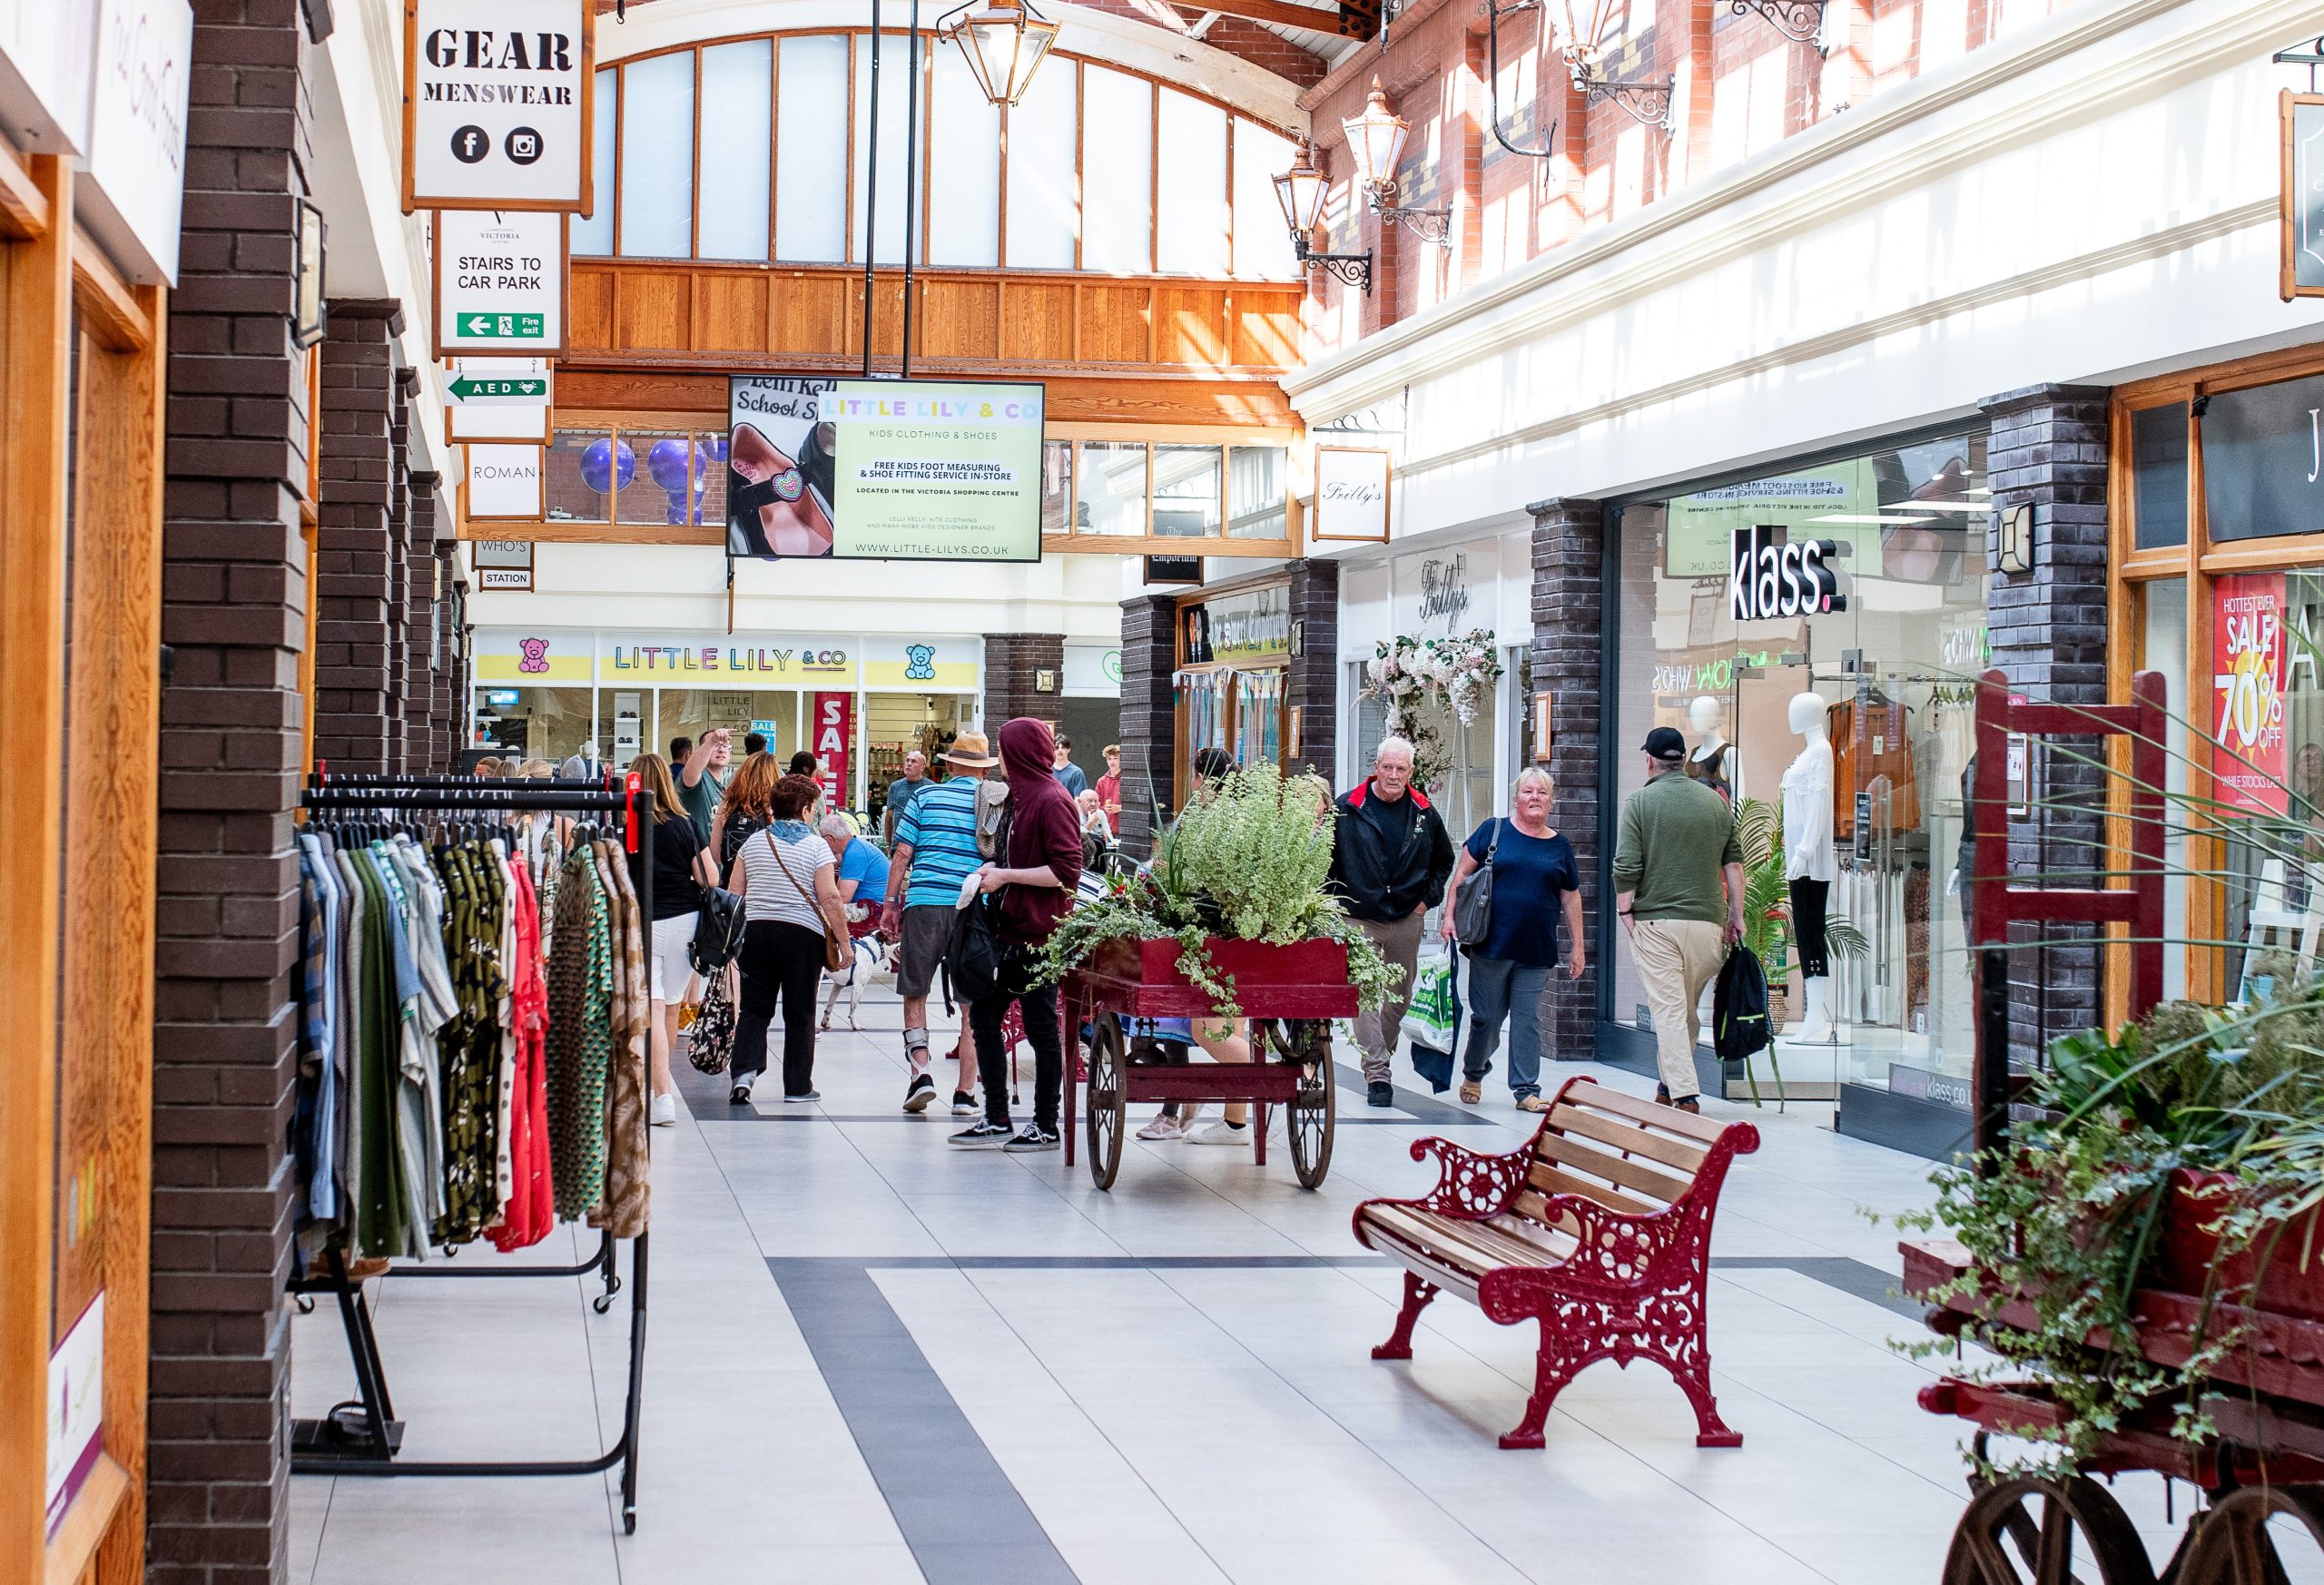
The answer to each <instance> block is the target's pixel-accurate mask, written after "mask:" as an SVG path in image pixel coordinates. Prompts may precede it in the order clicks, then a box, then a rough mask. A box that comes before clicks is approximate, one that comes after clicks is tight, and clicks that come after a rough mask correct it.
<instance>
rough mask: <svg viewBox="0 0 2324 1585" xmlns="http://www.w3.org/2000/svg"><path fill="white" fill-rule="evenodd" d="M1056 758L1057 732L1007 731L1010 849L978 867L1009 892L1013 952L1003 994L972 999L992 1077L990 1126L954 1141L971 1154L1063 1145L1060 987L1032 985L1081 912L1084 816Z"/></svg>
mask: <svg viewBox="0 0 2324 1585" xmlns="http://www.w3.org/2000/svg"><path fill="white" fill-rule="evenodd" d="M1056 758H1057V743H1056V740H1055V739H1053V738H1051V737H1050V736H1049V728H1048V727H1047V726H1046V725H1044V724H1041V723H1040V722H1038V721H1035V720H1032V719H1031V718H1030V717H1027V716H1019V718H1018V719H1016V720H1014V721H1011V722H1009V723H1008V724H1005V725H1003V726H1002V727H1001V729H1000V763H1001V768H1002V770H1003V772H1004V773H1006V774H1007V776H1008V778H1009V851H1008V852H1006V853H1003V854H1002V855H1001V856H1000V861H999V862H998V863H992V864H987V865H986V866H985V867H984V868H983V869H982V870H980V871H978V873H979V874H980V875H981V876H982V877H983V885H984V890H985V891H987V892H996V891H997V892H999V893H1000V921H999V927H998V933H999V935H1000V941H1001V946H1002V950H1003V951H1004V953H1005V954H1006V961H1005V962H1004V963H1003V964H1002V967H1001V976H1000V979H1001V994H1000V995H999V996H994V997H987V998H985V999H982V1000H980V1001H976V1002H972V1003H970V1007H969V1028H970V1031H971V1032H972V1033H973V1034H974V1035H975V1036H976V1042H977V1072H978V1074H979V1076H980V1078H982V1079H983V1081H984V1120H983V1121H982V1122H980V1123H979V1124H977V1125H976V1127H972V1128H967V1129H963V1130H962V1131H961V1132H960V1133H958V1134H955V1135H953V1136H952V1143H953V1144H955V1145H958V1146H960V1147H962V1148H963V1149H969V1150H978V1149H1002V1150H1015V1151H1029V1150H1054V1149H1056V1148H1057V1147H1058V1133H1057V1119H1058V1102H1059V1099H1060V1098H1061V1097H1062V1095H1063V1092H1064V1088H1065V1051H1064V1047H1063V1044H1062V1042H1061V1041H1060V1040H1059V1038H1058V1025H1057V987H1056V986H1054V985H1044V986H1040V987H1039V988H1035V987H1033V986H1031V985H1030V984H1029V983H1028V981H1029V980H1030V978H1031V976H1032V970H1033V964H1034V960H1035V959H1036V958H1037V957H1038V955H1039V951H1040V948H1041V945H1042V943H1044V942H1045V941H1047V940H1049V934H1050V932H1051V931H1053V930H1056V929H1057V926H1058V921H1059V920H1061V919H1063V918H1064V917H1065V915H1066V912H1067V911H1068V910H1069V909H1070V908H1072V906H1073V901H1074V888H1075V886H1076V885H1077V884H1078V883H1079V881H1080V880H1081V812H1080V811H1079V810H1078V809H1077V808H1075V807H1074V803H1073V799H1072V797H1071V795H1070V794H1068V793H1067V792H1066V790H1065V788H1064V787H1063V786H1062V785H1061V784H1060V783H1059V781H1058V779H1057V777H1056V775H1055V774H1054V773H1052V772H1051V771H1050V769H1049V767H1050V765H1051V764H1052V763H1054V762H1055V761H1056ZM1011 1001H1014V1002H1015V1003H1016V1004H1017V1006H1018V1008H1019V1009H1020V1012H1021V1014H1022V1016H1023V1019H1024V1023H1025V1039H1026V1043H1027V1044H1029V1045H1030V1046H1031V1047H1032V1048H1033V1120H1032V1121H1031V1122H1030V1123H1029V1124H1027V1125H1026V1126H1025V1128H1024V1131H1023V1132H1021V1133H1018V1132H1015V1131H1014V1130H1013V1128H1012V1127H1011V1124H1010V1120H1009V1071H1008V1070H1009V1057H1008V1053H1007V1052H1006V1051H1005V1050H1004V1049H1003V1048H1002V1047H1001V1041H1000V1020H1001V1019H1003V1018H1005V1017H1007V1016H1008V1012H1009V1003H1010V1002H1011Z"/></svg>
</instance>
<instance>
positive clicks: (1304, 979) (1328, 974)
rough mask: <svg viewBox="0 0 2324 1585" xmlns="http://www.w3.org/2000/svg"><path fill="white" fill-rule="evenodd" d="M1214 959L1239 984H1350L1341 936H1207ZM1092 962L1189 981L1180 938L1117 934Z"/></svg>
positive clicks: (1123, 976) (1118, 972)
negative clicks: (1278, 940) (1283, 942)
mask: <svg viewBox="0 0 2324 1585" xmlns="http://www.w3.org/2000/svg"><path fill="white" fill-rule="evenodd" d="M1206 945H1207V946H1208V948H1209V950H1210V960H1211V962H1212V963H1214V964H1216V966H1217V970H1218V972H1219V973H1220V974H1222V975H1232V976H1234V979H1235V984H1236V989H1238V990H1250V989H1256V988H1257V987H1260V986H1267V985H1345V984H1346V983H1347V949H1346V948H1345V947H1344V946H1342V945H1340V943H1339V942H1337V941H1294V942H1293V943H1291V944H1290V945H1289V946H1285V947H1278V946H1274V945H1271V944H1269V943H1268V942H1265V941H1244V940H1236V939H1235V938H1234V937H1232V936H1210V937H1206ZM1088 969H1089V970H1090V972H1092V973H1095V974H1104V975H1108V976H1110V977H1112V978H1114V979H1116V980H1135V981H1137V983H1138V984H1141V985H1174V986H1185V985H1187V977H1186V976H1185V975H1184V974H1181V973H1180V972H1178V943H1177V942H1176V941H1139V940H1131V939H1130V938H1128V936H1117V937H1115V938H1114V939H1113V940H1109V941H1100V942H1099V943H1098V948H1097V950H1095V951H1093V952H1091V953H1090V954H1089V958H1088Z"/></svg>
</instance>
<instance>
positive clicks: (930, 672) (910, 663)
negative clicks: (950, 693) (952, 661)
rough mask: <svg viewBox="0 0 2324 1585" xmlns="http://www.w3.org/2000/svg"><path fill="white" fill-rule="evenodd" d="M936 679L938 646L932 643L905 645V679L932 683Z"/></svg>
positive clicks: (910, 681) (911, 681)
mask: <svg viewBox="0 0 2324 1585" xmlns="http://www.w3.org/2000/svg"><path fill="white" fill-rule="evenodd" d="M935 680H936V646H935V645H932V644H907V645H904V681H906V682H908V683H932V682H934V681H935Z"/></svg>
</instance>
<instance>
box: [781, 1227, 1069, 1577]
mask: <svg viewBox="0 0 2324 1585" xmlns="http://www.w3.org/2000/svg"><path fill="white" fill-rule="evenodd" d="M766 1264H767V1269H768V1270H769V1271H770V1272H772V1273H773V1275H774V1280H775V1283H776V1285H777V1286H779V1287H780V1288H781V1289H782V1290H783V1301H784V1303H785V1304H788V1305H789V1306H790V1308H791V1314H792V1315H793V1318H794V1319H795V1320H796V1321H797V1322H798V1324H799V1330H800V1332H801V1333H802V1334H803V1335H804V1336H805V1338H806V1340H807V1346H808V1348H809V1350H810V1351H811V1352H812V1353H813V1354H814V1356H815V1364H816V1367H817V1368H818V1369H819V1370H820V1371H821V1372H822V1377H823V1381H824V1383H825V1384H826V1385H828V1386H829V1387H830V1389H831V1393H832V1398H833V1399H834V1400H835V1401H836V1402H837V1403H838V1404H839V1410H840V1413H841V1414H842V1416H843V1417H844V1418H845V1419H846V1421H847V1428H848V1431H849V1432H850V1433H851V1434H852V1435H853V1436H854V1438H855V1444H856V1446H857V1447H858V1448H859V1449H860V1450H861V1451H862V1454H863V1462H864V1463H865V1464H866V1465H867V1466H868V1467H869V1468H870V1469H871V1472H872V1479H873V1480H874V1481H876V1482H879V1486H880V1493H881V1496H882V1497H883V1498H885V1499H886V1500H887V1503H888V1511H890V1512H891V1513H892V1514H893V1515H895V1520H896V1528H897V1529H898V1530H900V1531H902V1532H903V1538H904V1541H905V1543H906V1544H907V1545H909V1546H910V1547H911V1553H912V1559H913V1560H914V1561H915V1562H917V1563H918V1564H919V1565H920V1571H921V1573H922V1574H923V1575H925V1576H926V1577H927V1580H928V1585H1078V1577H1077V1576H1076V1575H1075V1574H1074V1572H1073V1570H1071V1569H1070V1568H1069V1567H1068V1566H1067V1564H1066V1561H1065V1559H1064V1557H1063V1556H1062V1555H1061V1554H1060V1553H1059V1551H1058V1550H1057V1545H1056V1543H1055V1542H1053V1541H1050V1540H1049V1532H1048V1531H1044V1530H1043V1529H1042V1528H1041V1526H1040V1521H1038V1520H1036V1519H1035V1518H1034V1517H1033V1511H1032V1510H1031V1509H1029V1508H1028V1507H1026V1506H1025V1500H1024V1499H1023V1498H1022V1497H1020V1496H1019V1495H1018V1492H1017V1488H1016V1487H1015V1486H1013V1485H1011V1484H1010V1483H1009V1477H1008V1475H1007V1473H1006V1472H1003V1471H1002V1469H1001V1467H1000V1464H999V1462H996V1461H995V1460H994V1458H993V1456H992V1454H991V1452H990V1451H989V1450H988V1449H987V1448H986V1447H985V1444H984V1441H983V1439H982V1438H981V1437H980V1436H978V1435H977V1432H976V1428H975V1427H974V1426H972V1425H970V1423H969V1421H968V1416H966V1415H964V1414H962V1413H960V1405H959V1404H958V1403H954V1402H953V1401H952V1394H951V1393H949V1392H947V1391H945V1388H944V1383H942V1382H941V1381H940V1380H939V1379H938V1377H937V1374H936V1372H935V1370H934V1369H933V1368H932V1367H931V1365H930V1364H929V1363H928V1359H927V1356H926V1355H924V1354H921V1351H920V1345H919V1344H917V1343H915V1342H913V1341H912V1336H911V1332H910V1331H909V1330H907V1329H906V1327H905V1325H904V1324H903V1321H902V1319H901V1317H900V1316H898V1315H897V1314H896V1313H895V1310H894V1309H893V1308H892V1307H891V1305H890V1304H889V1303H888V1301H887V1297H886V1295H883V1294H881V1292H880V1288H879V1285H878V1284H877V1283H875V1282H874V1281H873V1280H872V1274H871V1272H870V1270H869V1269H867V1266H866V1264H865V1263H864V1262H862V1261H861V1260H792V1259H784V1258H780V1257H777V1258H771V1259H769V1260H768V1261H767V1263H766ZM945 1264H950V1263H945Z"/></svg>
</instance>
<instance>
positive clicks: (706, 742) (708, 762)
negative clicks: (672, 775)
mask: <svg viewBox="0 0 2324 1585" xmlns="http://www.w3.org/2000/svg"><path fill="white" fill-rule="evenodd" d="M733 758H734V733H732V732H730V731H728V730H727V729H726V728H725V727H723V726H714V727H713V728H711V729H710V730H709V731H708V732H705V733H703V734H702V736H701V737H700V738H698V739H696V740H695V742H694V748H693V749H692V750H691V751H690V752H689V753H687V754H686V763H684V764H683V765H681V766H679V767H678V802H681V803H683V804H684V805H685V806H686V814H687V817H688V818H690V819H691V820H692V821H693V822H694V830H695V831H697V832H701V833H702V841H703V845H704V846H705V847H707V846H708V845H709V844H710V826H711V822H713V821H714V820H715V819H716V818H717V816H718V801H719V800H720V799H721V798H724V796H725V795H726V774H725V772H726V762H727V761H729V760H731V759H733Z"/></svg>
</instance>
